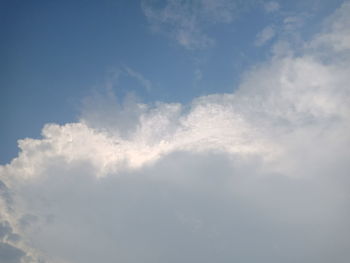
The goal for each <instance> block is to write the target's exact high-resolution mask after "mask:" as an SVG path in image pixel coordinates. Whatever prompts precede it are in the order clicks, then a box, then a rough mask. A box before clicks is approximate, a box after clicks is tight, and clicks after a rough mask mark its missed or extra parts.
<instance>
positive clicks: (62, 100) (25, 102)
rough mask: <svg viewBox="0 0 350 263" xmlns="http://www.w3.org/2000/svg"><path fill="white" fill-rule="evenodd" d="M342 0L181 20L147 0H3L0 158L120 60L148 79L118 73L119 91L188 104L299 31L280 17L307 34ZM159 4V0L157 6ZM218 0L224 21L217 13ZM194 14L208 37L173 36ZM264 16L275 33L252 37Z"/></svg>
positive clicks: (72, 107)
mask: <svg viewBox="0 0 350 263" xmlns="http://www.w3.org/2000/svg"><path fill="white" fill-rule="evenodd" d="M156 2H157V1H156ZM219 2H220V1H219ZM221 2H222V3H224V4H226V2H227V1H221ZM228 2H229V1H228ZM169 3H170V2H169ZM169 3H168V5H169ZM189 3H191V2H189ZM340 3H341V1H283V2H269V1H265V2H264V1H236V2H235V6H233V7H232V8H231V9H230V8H228V7H223V8H221V9H220V7H219V8H218V9H217V10H214V11H213V12H212V14H205V13H204V14H202V15H200V14H199V13H200V10H197V11H196V10H194V11H192V13H183V14H181V15H182V17H180V18H177V19H178V20H173V21H172V20H169V21H155V19H153V20H152V18H148V17H147V16H146V13H145V6H151V4H152V3H150V2H147V1H146V2H143V4H142V3H140V2H139V1H109V0H108V1H84V2H80V1H78V2H72V1H59V2H47V1H31V2H26V1H2V4H1V19H2V23H1V27H0V32H1V35H2V39H3V40H2V41H1V49H0V50H1V51H0V52H1V53H0V56H1V58H2V59H1V61H2V62H1V64H0V66H1V75H2V77H1V80H0V81H1V83H0V85H1V101H0V105H1V115H0V116H1V117H0V118H1V123H2V124H3V125H2V127H3V128H2V129H1V136H0V138H1V145H2V147H1V150H0V156H1V162H2V163H6V162H8V161H9V160H11V159H12V158H13V157H15V156H16V155H17V151H18V149H17V142H16V141H17V140H18V139H20V138H24V137H38V135H39V134H40V130H41V128H42V127H43V125H44V124H45V123H48V122H56V123H65V122H71V121H74V120H76V119H77V118H78V116H79V114H80V108H81V105H80V104H81V100H82V99H83V98H84V97H86V96H90V95H91V94H92V92H96V91H97V92H101V93H104V92H105V90H104V89H105V86H106V83H107V82H108V83H109V82H113V79H114V80H115V74H116V72H118V71H121V70H124V69H125V68H130V69H131V70H132V71H134V72H137V74H139V75H140V76H143V78H144V79H146V80H148V82H149V87H148V88H145V87H144V86H143V85H142V83H141V82H140V81H137V79H135V77H132V76H129V75H128V74H126V75H125V74H124V75H125V76H123V77H120V78H119V81H118V84H116V83H114V84H112V85H113V90H114V92H115V93H116V94H117V96H118V97H120V98H121V97H123V96H125V94H127V93H130V92H131V93H134V94H135V95H136V96H138V97H139V98H140V100H141V101H144V102H155V101H165V102H185V103H188V102H190V101H191V100H192V99H193V98H194V97H196V96H199V95H205V94H212V93H222V92H231V91H232V90H234V89H235V88H236V87H237V84H238V83H239V81H240V78H241V74H242V72H244V71H246V70H248V69H249V68H250V67H252V66H254V65H255V64H256V63H259V62H261V61H264V60H266V59H267V58H268V57H269V56H271V49H270V46H271V45H273V43H274V41H276V40H277V39H286V40H287V41H291V42H293V41H295V40H293V38H297V37H299V36H297V37H296V36H294V35H293V34H295V32H294V31H295V30H296V28H295V29H294V28H293V29H290V30H289V31H290V32H287V31H288V30H286V29H283V28H282V27H283V26H282V25H283V21H284V19H286V18H288V17H298V19H299V20H300V25H297V24H298V23H297V22H296V23H295V25H292V26H291V27H293V26H295V27H297V28H298V34H300V35H305V36H306V37H307V35H308V34H311V33H313V32H315V31H317V30H318V29H319V27H320V24H319V22H320V20H321V19H322V18H323V17H324V16H326V15H327V14H329V13H331V12H332V11H333V10H334V9H335V8H336V7H338V6H339V5H340ZM156 4H157V3H154V6H153V7H156ZM166 4H167V3H166V2H165V1H158V5H159V6H160V7H161V8H164V7H165V6H166ZM269 4H270V5H271V6H272V9H271V11H268V10H266V8H267V6H268V5H269ZM274 6H275V9H274ZM225 8H226V9H227V10H229V12H230V13H229V17H228V20H227V21H225V19H227V18H225V19H224V18H220V15H222V12H223V10H225ZM154 10H155V11H157V9H154ZM158 11H159V10H158ZM171 11H173V12H174V13H176V12H178V13H179V12H182V11H183V10H180V11H179V10H176V8H173V10H171ZM215 12H216V13H215ZM215 15H216V18H215ZM191 16H192V17H196V18H198V19H197V20H198V21H197V22H196V24H195V26H194V27H195V28H196V29H195V30H198V31H200V35H202V36H205V37H206V38H208V39H210V41H211V42H212V44H208V45H207V46H206V44H204V46H201V44H196V45H197V46H196V45H193V46H190V45H188V46H186V45H184V44H181V43H180V42H179V41H178V40H177V39H176V36H174V34H176V30H178V28H179V27H181V26H180V24H181V23H183V21H184V20H185V19H188V18H189V17H191ZM213 17H214V18H215V19H216V20H214V21H211V20H213ZM181 19H182V20H181ZM271 25H272V26H273V28H274V29H273V31H274V32H276V33H275V35H276V36H273V39H271V40H269V41H266V43H264V44H260V45H255V44H254V43H256V39H257V35H258V34H259V32H261V31H262V30H263V29H264V28H265V27H268V26H271ZM154 27H158V29H155V28H154ZM166 31H168V32H166ZM191 34H192V35H193V39H195V38H200V37H201V36H196V34H197V33H193V32H192V33H191ZM198 34H199V33H198ZM271 37H272V36H271ZM198 41H199V42H200V41H202V42H205V41H203V40H198Z"/></svg>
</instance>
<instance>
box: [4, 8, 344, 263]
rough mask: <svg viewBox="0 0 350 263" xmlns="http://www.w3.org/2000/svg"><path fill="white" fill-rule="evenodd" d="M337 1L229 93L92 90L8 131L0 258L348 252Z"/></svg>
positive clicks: (198, 258) (306, 257)
mask: <svg viewBox="0 0 350 263" xmlns="http://www.w3.org/2000/svg"><path fill="white" fill-rule="evenodd" d="M349 13H350V3H349V2H346V3H344V4H343V5H342V6H341V7H340V8H339V9H338V10H337V11H336V12H335V13H334V14H333V15H332V16H331V17H330V18H329V19H328V20H326V22H325V27H324V30H323V31H322V32H320V33H319V34H316V35H315V36H314V37H313V38H312V39H311V40H309V41H308V42H305V43H304V46H303V47H301V48H298V49H293V50H292V49H291V50H288V52H286V53H285V54H284V55H281V54H280V53H279V54H278V56H277V55H276V56H274V57H272V58H271V59H270V60H269V61H267V62H265V63H262V64H260V65H257V66H256V67H255V68H253V69H251V70H250V71H249V72H247V73H246V74H245V75H244V77H243V79H242V82H241V84H240V86H239V89H238V90H236V91H235V92H233V93H232V94H213V95H210V96H203V97H199V98H196V99H195V100H193V102H192V103H191V104H190V105H181V104H178V103H173V104H171V103H160V102H159V103H155V104H153V105H146V104H142V103H137V102H134V101H132V100H130V101H127V102H125V103H124V104H123V105H118V104H117V103H116V102H115V100H114V98H113V97H108V98H105V99H103V98H102V99H101V100H102V102H101V103H100V105H103V107H102V106H101V107H97V106H96V105H92V106H91V108H89V109H88V110H86V111H85V112H84V113H83V114H82V117H81V119H80V121H79V122H76V123H68V124H65V125H57V124H47V125H46V126H45V127H44V128H43V131H42V138H41V139H30V138H27V139H23V140H20V141H19V147H20V149H21V151H20V153H19V155H18V157H17V158H15V159H13V160H12V162H11V163H9V164H7V165H4V166H0V179H1V181H0V208H1V210H0V211H1V213H0V258H1V260H2V262H4V263H10V262H25V263H28V262H53V263H83V262H84V263H90V262H91V263H93V262H130V263H135V262H145V263H148V262H149V263H151V262H269V263H274V262H276V263H277V262H305V263H306V262H308V263H309V262H315V263H316V262H339V263H347V262H349V260H350V252H349V251H350V250H349V249H350V232H349V230H350V225H349V222H350V209H349V207H350V192H349V189H350V188H349V187H350V179H349V170H350V167H349V166H350V165H349V163H350V162H349V161H350V157H349V156H350V154H349V146H350V135H349V131H350V127H349V126H350V87H349V83H350V70H349V69H350V56H349V55H350V45H349V36H350V27H349V26H348V25H349V23H350V22H349V21H350V19H349V17H348V15H347V14H349ZM97 103H99V102H97Z"/></svg>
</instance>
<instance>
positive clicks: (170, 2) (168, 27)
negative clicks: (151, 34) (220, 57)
mask: <svg viewBox="0 0 350 263" xmlns="http://www.w3.org/2000/svg"><path fill="white" fill-rule="evenodd" d="M157 3H158V5H157ZM238 4H239V3H238V2H235V1H231V0H215V1H214V0H195V1H187V2H186V1H176V0H167V1H165V4H164V5H160V4H159V1H143V2H142V10H143V13H144V14H145V16H146V18H147V20H148V21H149V23H150V25H151V26H152V28H153V29H154V30H155V31H159V32H161V33H163V34H165V35H168V36H169V37H170V38H173V39H175V40H176V41H177V42H178V43H179V44H180V45H181V46H183V47H185V48H187V49H202V48H206V47H209V46H211V45H213V44H214V42H215V41H214V39H212V38H211V37H210V36H208V35H207V34H206V33H205V28H206V27H207V26H208V25H212V24H216V23H231V22H232V20H233V19H234V18H235V16H236V15H237V10H238V6H239V5H238Z"/></svg>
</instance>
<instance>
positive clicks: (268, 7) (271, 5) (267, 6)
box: [264, 1, 280, 13]
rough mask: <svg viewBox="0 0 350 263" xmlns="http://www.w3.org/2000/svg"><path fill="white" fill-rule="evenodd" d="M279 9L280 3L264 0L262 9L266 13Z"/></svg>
mask: <svg viewBox="0 0 350 263" xmlns="http://www.w3.org/2000/svg"><path fill="white" fill-rule="evenodd" d="M279 9H280V4H279V3H278V2H275V1H270V2H265V3H264V10H265V12H267V13H273V12H277V11H278V10H279Z"/></svg>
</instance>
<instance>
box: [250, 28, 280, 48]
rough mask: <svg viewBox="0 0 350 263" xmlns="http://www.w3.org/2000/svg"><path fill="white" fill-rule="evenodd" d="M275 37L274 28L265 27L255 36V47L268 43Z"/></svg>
mask: <svg viewBox="0 0 350 263" xmlns="http://www.w3.org/2000/svg"><path fill="white" fill-rule="evenodd" d="M275 35H276V31H275V29H274V27H272V26H267V27H265V28H264V29H263V30H262V31H261V32H260V33H259V34H258V35H257V36H256V39H255V45H256V46H262V45H264V44H265V43H266V42H268V41H270V40H271V39H272V38H273V37H274V36H275Z"/></svg>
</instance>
